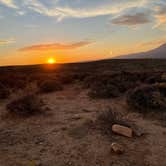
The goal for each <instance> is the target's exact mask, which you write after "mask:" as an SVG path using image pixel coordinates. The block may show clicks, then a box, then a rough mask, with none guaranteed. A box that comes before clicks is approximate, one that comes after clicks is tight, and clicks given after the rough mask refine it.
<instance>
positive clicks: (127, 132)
mask: <svg viewBox="0 0 166 166" xmlns="http://www.w3.org/2000/svg"><path fill="white" fill-rule="evenodd" d="M112 131H113V132H114V133H116V134H119V135H123V136H126V137H130V138H131V137H132V136H133V131H132V129H131V128H129V127H126V126H122V125H118V124H114V125H112Z"/></svg>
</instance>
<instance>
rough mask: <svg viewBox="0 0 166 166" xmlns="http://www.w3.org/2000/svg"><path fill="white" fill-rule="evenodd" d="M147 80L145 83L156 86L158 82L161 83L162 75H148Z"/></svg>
mask: <svg viewBox="0 0 166 166" xmlns="http://www.w3.org/2000/svg"><path fill="white" fill-rule="evenodd" d="M146 75H147V76H146V77H147V78H146V80H145V82H146V83H148V84H154V83H157V82H161V74H160V73H146Z"/></svg>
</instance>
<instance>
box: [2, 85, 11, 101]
mask: <svg viewBox="0 0 166 166" xmlns="http://www.w3.org/2000/svg"><path fill="white" fill-rule="evenodd" d="M9 95H10V92H9V90H8V88H6V87H5V86H4V85H2V84H0V99H6V98H8V97H9Z"/></svg>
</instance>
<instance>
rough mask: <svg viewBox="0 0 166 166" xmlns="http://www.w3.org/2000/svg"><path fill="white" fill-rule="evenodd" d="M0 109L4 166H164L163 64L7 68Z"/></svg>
mask: <svg viewBox="0 0 166 166" xmlns="http://www.w3.org/2000/svg"><path fill="white" fill-rule="evenodd" d="M32 85H33V86H32ZM0 103H1V105H0V117H1V124H0V165H2V166H23V165H34V166H54V165H56V166H68V165H70V166H97V165H103V166H131V165H135V166H142V165H144V166H165V165H166V159H165V157H166V156H165V154H166V148H165V146H166V140H165V135H166V128H165V126H166V61H165V60H105V61H97V62H91V63H90V62H89V63H79V64H64V65H60V64H56V65H38V66H20V67H2V68H0ZM6 115H7V116H6ZM114 125H115V126H114ZM113 126H114V128H113ZM125 132H126V133H125ZM133 133H134V134H133ZM127 136H128V137H127ZM119 154H121V155H119Z"/></svg>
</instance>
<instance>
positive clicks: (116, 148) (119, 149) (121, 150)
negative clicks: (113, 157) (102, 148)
mask: <svg viewBox="0 0 166 166" xmlns="http://www.w3.org/2000/svg"><path fill="white" fill-rule="evenodd" d="M111 151H113V152H114V153H116V154H123V153H124V147H123V146H122V145H120V144H118V143H115V142H114V143H112V144H111Z"/></svg>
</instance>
